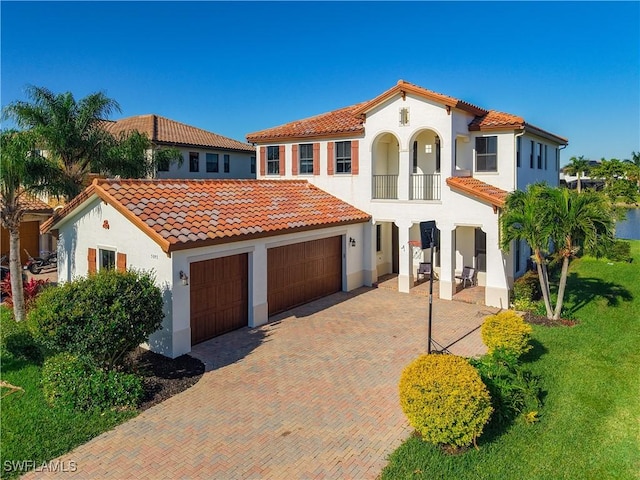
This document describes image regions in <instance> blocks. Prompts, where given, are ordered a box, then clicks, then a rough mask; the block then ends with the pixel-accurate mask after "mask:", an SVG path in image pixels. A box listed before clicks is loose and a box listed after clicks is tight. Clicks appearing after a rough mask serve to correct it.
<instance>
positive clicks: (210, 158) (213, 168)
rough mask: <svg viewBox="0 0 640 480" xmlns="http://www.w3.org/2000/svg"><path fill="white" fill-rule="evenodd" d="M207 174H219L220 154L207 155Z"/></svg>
mask: <svg viewBox="0 0 640 480" xmlns="http://www.w3.org/2000/svg"><path fill="white" fill-rule="evenodd" d="M207 172H213V173H217V172H218V154H217V153H207Z"/></svg>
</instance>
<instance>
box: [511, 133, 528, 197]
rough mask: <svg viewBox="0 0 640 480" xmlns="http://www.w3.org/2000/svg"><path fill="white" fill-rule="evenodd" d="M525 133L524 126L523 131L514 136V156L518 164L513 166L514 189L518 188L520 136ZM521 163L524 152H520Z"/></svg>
mask: <svg viewBox="0 0 640 480" xmlns="http://www.w3.org/2000/svg"><path fill="white" fill-rule="evenodd" d="M524 133H525V131H524V128H523V129H522V132H520V133H517V134H515V135H514V136H513V158H514V159H516V164H515V166H514V167H513V189H514V190H517V189H518V161H517V158H518V138H519V137H521V136H523V135H524ZM520 163H521V164H522V152H520Z"/></svg>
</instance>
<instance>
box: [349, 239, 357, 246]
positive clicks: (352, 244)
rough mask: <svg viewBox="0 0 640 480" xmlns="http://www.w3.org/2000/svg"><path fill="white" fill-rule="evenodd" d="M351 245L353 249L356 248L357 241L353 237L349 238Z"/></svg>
mask: <svg viewBox="0 0 640 480" xmlns="http://www.w3.org/2000/svg"><path fill="white" fill-rule="evenodd" d="M349 245H351V246H352V247H355V246H356V239H355V238H353V237H349Z"/></svg>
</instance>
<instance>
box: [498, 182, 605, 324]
mask: <svg viewBox="0 0 640 480" xmlns="http://www.w3.org/2000/svg"><path fill="white" fill-rule="evenodd" d="M500 224H501V227H502V241H501V247H502V249H503V250H505V251H508V250H509V247H510V243H511V241H513V240H518V241H519V240H525V241H526V242H527V243H528V244H529V245H530V246H531V248H532V250H533V252H534V260H535V262H536V266H537V269H538V279H539V281H540V287H541V290H542V296H543V298H544V302H545V309H546V313H547V318H549V319H556V320H557V319H559V318H560V313H561V310H562V304H563V300H564V292H565V287H566V283H567V272H568V269H569V262H570V259H571V258H572V257H574V256H575V254H576V253H577V252H578V250H579V249H580V248H581V247H583V246H587V247H589V248H595V247H597V246H598V244H600V246H602V245H603V244H604V245H608V244H609V243H610V242H612V241H613V225H614V219H613V215H612V213H611V206H610V203H609V202H608V201H607V199H606V197H605V196H604V195H602V194H601V193H598V192H584V193H582V194H579V193H577V192H576V191H573V190H568V189H559V188H552V187H549V186H547V185H544V184H535V185H530V186H529V187H528V188H527V190H526V191H524V192H523V191H515V192H513V193H511V194H509V196H508V197H507V200H506V203H505V208H504V211H503V213H502V215H501V217H500ZM551 245H555V248H556V249H557V251H558V253H559V254H560V256H561V257H562V259H563V262H562V271H561V274H560V283H559V285H558V296H557V302H556V305H555V309H553V308H552V305H551V291H550V283H549V276H548V271H547V259H548V256H549V253H550V246H551Z"/></svg>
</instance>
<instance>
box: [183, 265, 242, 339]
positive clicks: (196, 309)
mask: <svg viewBox="0 0 640 480" xmlns="http://www.w3.org/2000/svg"><path fill="white" fill-rule="evenodd" d="M247 267H248V262H247V254H246V253H243V254H241V255H231V256H228V257H222V258H214V259H212V260H205V261H203V262H194V263H192V264H191V268H190V275H189V277H190V279H189V283H190V284H191V285H190V295H191V344H192V345H195V344H196V343H200V342H203V341H205V340H208V339H209V338H213V337H215V336H217V335H222V334H223V333H227V332H230V331H232V330H237V329H238V328H242V327H246V326H247V324H248V294H247V292H248V270H247Z"/></svg>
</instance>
